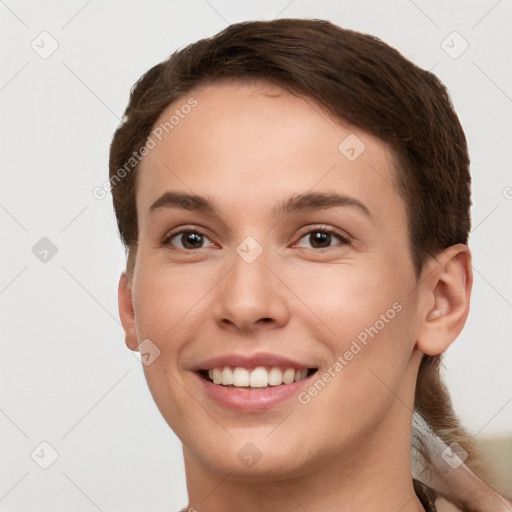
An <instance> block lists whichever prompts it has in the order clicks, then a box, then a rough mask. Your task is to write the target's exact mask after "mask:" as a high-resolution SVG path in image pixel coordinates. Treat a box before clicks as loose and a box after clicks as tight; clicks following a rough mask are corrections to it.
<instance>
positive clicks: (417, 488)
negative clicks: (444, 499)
mask: <svg viewBox="0 0 512 512" xmlns="http://www.w3.org/2000/svg"><path fill="white" fill-rule="evenodd" d="M412 485H413V487H414V492H415V493H416V496H418V499H419V500H420V502H421V504H422V505H423V508H424V509H425V510H426V512H437V508H436V493H435V491H434V490H433V489H431V488H430V487H428V486H426V485H425V484H424V483H423V482H420V481H419V480H416V479H415V478H413V479H412Z"/></svg>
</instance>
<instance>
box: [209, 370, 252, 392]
mask: <svg viewBox="0 0 512 512" xmlns="http://www.w3.org/2000/svg"><path fill="white" fill-rule="evenodd" d="M214 371H215V369H214ZM233 386H239V387H244V386H249V371H248V370H246V369H245V368H240V367H237V368H235V369H234V370H233Z"/></svg>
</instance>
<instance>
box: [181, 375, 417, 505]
mask: <svg viewBox="0 0 512 512" xmlns="http://www.w3.org/2000/svg"><path fill="white" fill-rule="evenodd" d="M411 378H413V379H414V378H415V374H414V368H413V369H412V371H411ZM408 380H409V379H408V376H406V378H405V379H404V383H403V386H402V389H401V390H400V392H399V393H398V396H399V397H400V398H397V399H395V400H394V402H393V405H392V406H391V408H390V409H389V411H388V413H387V414H386V416H385V417H384V418H382V421H381V422H380V423H379V424H378V425H377V426H375V427H373V428H372V429H371V434H370V435H369V434H368V432H365V433H364V435H361V436H360V439H358V440H356V441H354V442H353V443H351V446H350V447H349V448H348V449H347V450H343V452H342V453H336V454H332V456H330V457H323V459H322V462H321V463H319V464H316V465H315V466H314V467H310V468H304V470H303V471H302V472H301V473H300V474H294V475H293V476H290V475H285V474H283V473H281V474H279V473H278V470H276V472H274V473H273V474H271V473H269V472H267V473H266V474H263V475H261V474H260V475H258V480H257V481H247V480H243V481H241V479H240V478H237V475H236V473H235V472H234V471H232V472H230V473H228V474H220V473H218V472H216V471H214V470H213V469H212V467H211V466H207V465H205V464H204V462H203V461H202V460H201V459H200V458H199V457H197V456H196V455H195V454H194V453H193V452H192V451H191V450H189V449H188V448H187V447H185V446H184V448H183V454H184V460H185V471H186V477H187V489H188V495H189V505H188V508H190V509H192V510H193V509H196V510H197V511H199V512H219V511H222V512H235V511H239V510H244V511H245V512H257V511H258V512H260V511H262V510H279V511H280V512H292V511H297V510H322V511H323V512H339V511H340V510H357V511H358V512H366V511H368V512H370V511H375V510H379V512H387V511H389V512H396V511H398V510H400V511H401V512H424V508H423V507H422V505H421V503H420V501H419V499H418V498H417V496H416V494H415V493H414V489H413V485H412V473H411V459H410V456H411V447H410V438H411V424H412V403H413V399H414V385H413V386H411V385H410V382H408ZM411 387H412V389H411ZM405 404H407V405H405ZM397 426H398V427H397Z"/></svg>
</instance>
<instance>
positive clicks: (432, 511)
mask: <svg viewBox="0 0 512 512" xmlns="http://www.w3.org/2000/svg"><path fill="white" fill-rule="evenodd" d="M412 485H413V487H414V492H415V493H416V496H418V499H419V500H420V502H421V504H422V505H423V508H424V509H425V511H426V512H437V508H436V503H435V501H436V493H435V491H434V490H433V489H431V488H430V487H428V486H426V485H425V484H424V483H423V482H420V481H419V480H416V479H415V478H413V479H412ZM193 510H194V509H192V511H191V512H193ZM180 512H189V511H188V509H187V508H183V509H181V510H180Z"/></svg>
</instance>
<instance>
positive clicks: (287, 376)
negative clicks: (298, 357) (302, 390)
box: [283, 368, 295, 384]
mask: <svg viewBox="0 0 512 512" xmlns="http://www.w3.org/2000/svg"><path fill="white" fill-rule="evenodd" d="M294 379H295V370H294V369H293V368H287V369H286V370H285V371H284V373H283V382H284V383H285V384H291V383H292V382H293V381H294Z"/></svg>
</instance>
